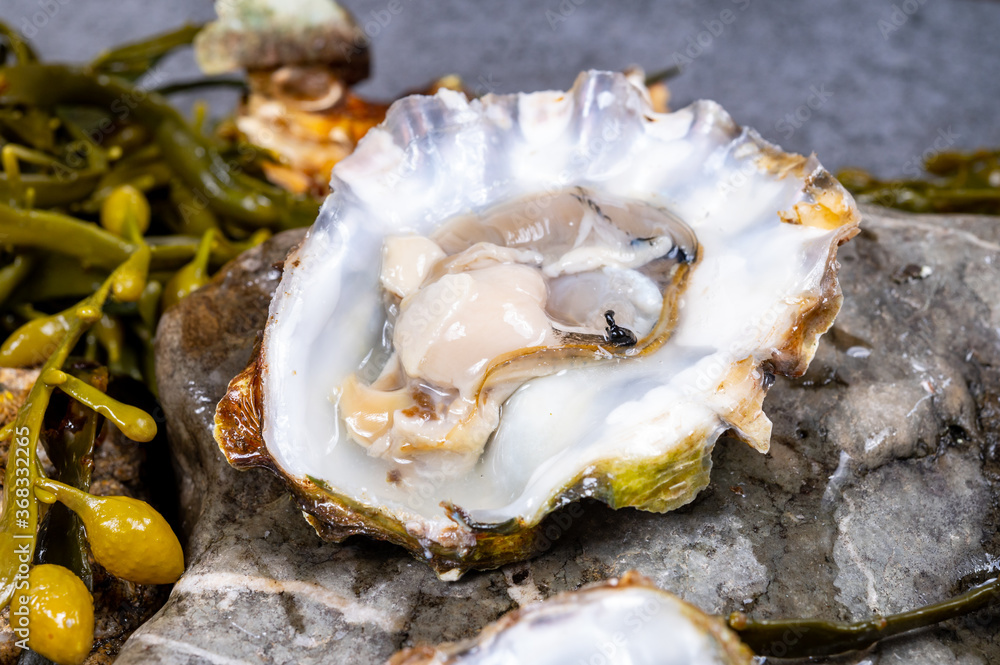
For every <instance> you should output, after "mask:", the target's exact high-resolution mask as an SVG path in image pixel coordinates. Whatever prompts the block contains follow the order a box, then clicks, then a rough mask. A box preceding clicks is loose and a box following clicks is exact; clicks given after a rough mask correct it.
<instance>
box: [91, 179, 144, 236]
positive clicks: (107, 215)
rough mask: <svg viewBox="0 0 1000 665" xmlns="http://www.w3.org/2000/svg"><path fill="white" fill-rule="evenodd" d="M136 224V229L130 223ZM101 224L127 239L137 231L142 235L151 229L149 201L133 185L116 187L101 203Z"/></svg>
mask: <svg viewBox="0 0 1000 665" xmlns="http://www.w3.org/2000/svg"><path fill="white" fill-rule="evenodd" d="M129 222H131V223H132V224H134V229H132V230H131V233H130V229H129V228H128V224H129ZM101 226H103V227H104V228H106V229H107V230H108V231H110V232H111V233H114V234H115V235H116V236H121V237H123V238H125V239H126V240H133V238H131V237H130V235H131V234H132V233H134V232H135V231H138V232H139V235H142V234H143V233H145V232H146V231H147V230H148V229H149V201H147V200H146V196H145V195H144V194H143V193H142V192H141V191H139V190H138V189H137V188H135V187H133V186H132V185H122V186H121V187H116V188H115V189H114V191H112V192H111V193H110V194H108V198H106V199H104V202H103V203H101Z"/></svg>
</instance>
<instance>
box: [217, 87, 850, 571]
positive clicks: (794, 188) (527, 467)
mask: <svg viewBox="0 0 1000 665" xmlns="http://www.w3.org/2000/svg"><path fill="white" fill-rule="evenodd" d="M646 92H647V91H646V90H645V88H643V87H642V85H641V83H638V82H637V81H635V80H634V79H630V78H627V77H625V76H623V75H621V74H613V73H607V72H588V73H584V74H581V75H580V77H579V78H578V79H577V81H576V84H575V85H574V87H573V89H572V90H570V91H568V92H565V93H563V92H540V93H533V94H521V95H508V96H487V97H485V98H483V99H482V100H475V101H472V102H470V101H468V100H467V99H466V98H465V97H464V96H463V95H460V94H458V93H455V92H452V91H448V90H442V91H440V92H439V93H438V94H437V95H435V96H433V97H421V96H414V97H409V98H406V99H403V100H401V101H399V102H396V103H395V104H394V105H393V106H392V107H391V109H390V110H389V113H388V115H387V118H386V121H385V122H384V123H383V124H382V125H380V126H379V127H377V128H375V129H373V130H372V131H370V132H369V133H368V135H367V136H366V137H365V138H364V139H363V140H362V141H361V143H360V144H359V146H358V148H357V150H356V151H355V152H354V154H353V155H352V156H351V157H349V158H347V159H346V160H344V161H342V162H341V163H339V164H338V165H337V167H336V168H335V170H334V175H333V181H332V187H333V193H332V194H331V195H330V197H329V198H328V199H327V201H326V203H325V204H324V207H323V210H322V211H321V213H320V217H319V219H318V220H317V222H316V224H315V225H314V226H313V228H312V229H311V230H310V232H309V235H308V236H307V238H306V239H305V241H303V243H302V245H301V246H300V247H298V248H297V249H296V250H294V251H293V252H291V254H290V255H289V257H288V259H287V260H286V262H285V272H284V274H283V276H282V280H281V283H280V285H279V288H278V290H277V292H276V294H275V297H274V300H273V301H272V303H271V308H270V316H269V320H268V324H267V327H266V329H265V331H264V335H263V337H262V340H261V343H260V345H259V349H258V351H257V352H256V353H255V356H254V358H253V359H252V360H251V362H250V364H249V365H248V367H247V369H246V370H244V372H242V373H241V374H240V375H239V376H237V377H236V378H235V379H233V381H232V382H231V384H230V387H229V391H228V393H227V395H226V396H225V397H224V398H223V400H222V401H221V402H220V404H219V406H218V409H217V412H216V430H215V436H216V440H217V441H218V443H219V445H220V447H221V449H222V450H223V452H224V453H225V455H226V457H227V458H228V459H229V461H230V463H231V464H232V465H233V466H235V467H237V468H249V467H254V466H260V467H266V468H269V469H271V470H272V471H274V472H275V473H277V474H278V475H279V476H281V477H282V478H284V479H285V481H286V483H287V484H288V486H289V487H290V489H291V490H292V491H293V492H294V493H295V495H296V497H297V498H298V500H299V503H300V505H301V506H302V508H303V510H304V511H305V514H306V518H307V519H308V520H309V521H310V522H311V523H312V524H313V526H314V527H315V528H316V529H317V531H318V532H319V533H320V535H322V536H324V537H326V538H329V539H334V540H340V539H343V538H345V537H347V536H350V535H353V534H366V535H370V536H373V537H376V538H380V539H384V540H388V541H391V542H394V543H397V544H400V545H402V546H404V547H406V548H407V549H409V550H410V552H411V553H413V554H414V556H416V557H418V558H422V559H425V560H426V561H427V562H428V563H429V564H430V565H431V566H432V567H433V568H434V569H435V570H436V571H437V572H438V574H439V575H441V576H442V577H443V578H445V579H457V578H458V577H459V576H460V575H461V574H462V573H464V572H465V571H466V570H469V569H471V568H489V567H495V566H498V565H502V564H504V563H507V562H510V561H514V560H519V559H523V558H526V557H528V556H530V555H531V554H532V553H533V552H535V551H537V550H539V549H541V548H542V547H544V545H545V544H546V543H547V539H545V538H544V537H539V536H540V534H539V531H540V529H541V525H542V523H543V519H544V518H545V516H546V515H548V514H549V513H551V512H552V511H553V510H555V509H556V508H558V507H559V506H562V505H565V504H566V503H569V502H571V501H574V500H576V499H579V498H581V497H592V498H595V499H599V500H601V501H603V502H605V503H607V504H608V505H610V506H612V507H615V508H620V507H625V506H632V507H636V508H641V509H644V510H651V511H660V512H662V511H667V510H671V509H674V508H676V507H678V506H680V505H683V504H684V503H687V502H689V501H691V500H692V499H693V498H694V496H695V495H696V494H697V493H698V492H699V491H700V490H701V489H702V488H704V487H705V485H706V484H707V483H708V476H709V470H710V468H711V450H712V447H713V445H714V443H715V441H716V440H717V438H718V437H719V436H720V435H721V434H722V433H723V432H725V431H731V432H732V433H733V434H735V436H737V437H738V438H740V439H742V440H744V441H746V442H747V443H749V444H750V445H752V446H754V447H755V448H757V449H759V450H761V451H766V450H767V447H768V441H769V437H770V421H769V420H768V419H767V417H766V416H765V415H764V413H763V412H762V411H761V403H762V401H763V398H764V395H765V393H766V391H767V389H768V387H769V386H770V385H771V383H772V382H773V378H774V374H784V375H799V374H801V373H803V372H804V371H805V369H806V366H807V365H808V363H809V360H810V359H811V358H812V356H813V353H814V351H815V348H816V344H817V342H818V339H819V336H820V335H821V334H822V333H823V332H824V331H826V330H827V329H828V328H829V326H830V325H831V324H832V321H833V318H834V316H835V315H836V313H837V311H838V309H839V307H840V300H841V297H840V291H839V287H838V284H837V278H836V275H837V268H838V264H837V262H836V249H837V247H838V246H839V245H840V244H841V243H843V242H845V241H846V240H848V239H849V238H851V237H852V236H853V235H854V234H856V233H857V226H858V221H859V217H858V213H857V210H856V208H855V206H854V202H853V200H852V199H851V197H850V195H849V194H847V193H846V192H845V191H844V189H843V188H842V187H841V186H840V184H839V183H837V181H836V180H835V179H834V178H833V177H832V176H830V175H829V174H828V173H827V172H826V171H825V170H823V168H822V167H821V166H820V165H819V163H818V162H817V161H816V160H815V159H814V158H812V157H810V158H805V157H801V156H798V155H790V154H785V153H782V152H781V151H780V150H779V149H777V148H776V147H774V146H772V145H770V144H768V143H766V142H765V141H763V140H762V139H761V138H760V137H759V136H758V135H757V134H756V133H755V132H754V131H753V130H748V129H741V128H740V127H738V126H737V125H736V124H735V123H734V122H733V121H732V120H731V119H730V117H729V116H728V115H727V114H726V113H725V112H724V111H723V110H722V109H721V108H720V107H719V106H718V105H717V104H715V103H713V102H707V101H702V102H697V103H695V104H693V105H691V106H689V107H687V108H685V109H681V110H679V111H676V112H674V113H669V114H659V113H655V112H654V111H653V110H652V108H651V106H650V102H649V98H648V95H647V94H646ZM491 271H492V272H491ZM581 294H582V295H581ZM608 313H610V317H607V316H606V314H608ZM414 322H415V323H414ZM518 335H520V337H518ZM518 339H520V341H518ZM463 340H464V341H463ZM477 354H478V355H477Z"/></svg>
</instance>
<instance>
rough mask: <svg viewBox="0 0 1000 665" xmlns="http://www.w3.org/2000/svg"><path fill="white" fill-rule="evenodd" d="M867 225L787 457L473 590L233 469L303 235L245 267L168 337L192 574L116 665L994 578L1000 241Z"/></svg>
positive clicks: (879, 214) (732, 464)
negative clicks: (235, 420) (653, 589)
mask: <svg viewBox="0 0 1000 665" xmlns="http://www.w3.org/2000/svg"><path fill="white" fill-rule="evenodd" d="M865 212H866V218H865V222H864V224H863V226H864V231H863V233H862V235H861V236H859V237H858V238H856V239H855V240H853V241H852V242H851V243H849V244H848V245H846V246H845V247H843V248H842V250H841V262H842V264H843V268H842V285H843V288H844V291H845V294H846V301H845V305H844V308H843V311H842V312H841V315H840V317H839V318H838V319H837V323H836V326H835V328H834V330H832V331H831V332H830V333H829V334H828V335H827V336H826V337H824V339H823V342H822V344H821V346H820V349H819V352H818V354H817V356H816V359H815V360H814V361H813V364H812V366H811V368H810V371H809V373H808V374H807V375H806V376H805V377H803V378H800V379H796V380H786V379H779V380H778V382H777V384H776V385H775V386H774V388H773V389H772V390H771V393H770V394H769V395H768V397H767V399H766V401H765V411H766V412H767V413H768V415H769V416H770V417H771V419H772V420H773V421H774V435H773V439H772V443H771V452H770V453H768V454H767V455H761V454H759V453H757V452H755V451H753V450H752V449H750V448H749V447H748V446H746V445H744V444H740V443H738V442H736V441H733V440H729V439H722V440H721V441H720V442H719V444H718V445H717V446H716V449H715V452H714V465H715V468H714V470H713V473H712V483H711V485H710V486H709V488H707V489H706V490H705V491H704V492H702V494H701V495H700V496H699V497H698V498H697V500H696V501H695V502H694V503H692V504H690V505H688V506H686V507H684V508H683V509H681V510H678V511H676V512H674V513H670V514H666V515H654V514H649V513H642V512H638V511H634V510H622V511H617V512H616V511H611V510H609V509H607V508H606V507H604V506H602V505H600V504H596V503H585V504H580V505H577V506H571V507H569V508H567V509H565V510H564V511H563V512H561V513H559V514H558V515H556V516H555V517H554V518H553V519H552V521H551V522H550V525H549V527H548V528H547V530H546V532H547V533H548V534H549V535H550V536H552V544H551V547H550V548H549V549H548V550H547V551H546V552H545V553H544V554H543V555H542V556H539V557H538V558H536V559H534V560H532V561H530V562H526V563H522V564H516V565H511V566H508V567H506V568H504V569H501V570H497V571H492V572H486V573H470V574H468V575H467V576H466V577H465V578H463V579H462V580H461V581H459V582H456V583H446V582H441V581H439V580H438V579H437V578H436V577H435V576H434V575H433V573H432V572H431V571H430V569H429V568H427V567H426V566H424V565H423V564H421V563H419V562H417V561H415V560H413V559H411V558H410V557H409V556H408V555H407V554H406V553H405V552H404V551H403V550H401V549H398V548H396V547H393V546H389V545H385V544H382V543H376V542H372V541H369V540H366V539H364V538H353V539H350V540H348V541H347V542H345V543H343V544H340V545H338V544H332V543H324V542H323V541H321V540H320V539H319V538H318V537H317V536H316V535H315V533H314V532H313V530H312V529H311V528H310V527H309V526H308V525H307V524H306V522H305V521H304V520H303V519H301V517H300V514H299V511H298V510H297V509H296V507H295V505H294V504H293V502H292V500H291V499H290V498H289V497H288V495H287V494H286V493H285V492H284V491H283V489H282V487H281V485H280V484H279V483H278V482H277V481H276V480H275V479H274V478H273V477H271V476H270V475H269V474H267V473H266V472H264V471H259V470H255V471H250V472H246V473H241V472H237V471H235V470H233V469H231V468H230V467H229V466H228V465H227V464H226V463H225V461H224V460H223V458H222V455H221V453H220V452H219V451H218V449H217V447H216V445H215V443H214V441H213V439H212V435H211V423H212V416H213V411H214V406H215V403H216V401H217V400H218V399H219V397H220V396H221V395H222V394H223V391H224V389H225V387H226V384H227V382H228V380H229V379H230V378H231V377H232V376H234V375H235V374H236V373H237V372H238V371H239V370H241V369H242V368H243V366H244V364H245V363H246V361H247V359H248V358H249V356H250V352H251V348H252V345H253V342H254V338H255V335H256V332H257V331H258V330H259V329H260V328H262V326H263V323H264V319H265V316H266V308H267V303H268V300H269V296H270V292H271V290H272V289H273V288H274V287H275V285H276V279H277V277H278V271H277V270H276V269H274V268H273V267H272V264H274V263H275V262H277V261H280V260H281V259H282V258H283V256H284V253H285V251H286V250H287V249H288V247H289V246H290V245H292V244H293V243H294V242H296V241H297V240H298V238H299V237H300V235H299V234H297V233H295V232H290V233H287V234H283V235H281V236H278V237H277V238H275V239H273V240H272V241H270V242H269V243H268V244H267V245H265V246H264V248H263V250H259V251H253V252H250V253H249V254H247V255H245V256H243V257H242V258H241V259H240V260H239V261H238V262H237V263H235V264H233V265H231V266H230V267H229V269H228V270H227V272H226V273H225V274H224V275H223V276H221V277H220V278H218V279H216V281H215V282H214V283H213V284H212V285H211V286H210V287H208V288H206V289H204V290H202V291H200V292H198V293H196V294H195V295H193V296H192V297H190V298H189V299H187V300H186V301H185V302H184V303H183V304H182V305H181V306H179V307H177V308H175V309H174V310H172V311H171V312H169V313H168V314H167V315H166V316H165V317H164V319H163V322H162V324H161V327H160V330H159V335H158V371H159V379H160V394H161V398H162V401H163V406H164V408H165V410H166V412H167V415H168V419H169V430H170V436H171V441H172V446H173V450H174V454H175V456H176V464H177V466H178V470H179V474H178V476H179V478H181V479H182V480H181V481H180V482H181V501H182V506H183V526H184V529H185V530H186V532H187V534H188V541H187V556H188V570H187V572H186V573H185V575H184V577H183V578H182V579H181V581H180V582H179V583H178V584H177V585H176V587H175V588H174V591H173V594H172V596H171V597H170V599H169V601H168V602H167V604H166V606H165V607H164V608H163V609H162V610H161V611H160V613H159V614H158V615H157V616H156V617H155V618H154V619H152V620H151V621H150V622H148V623H147V624H146V625H145V626H144V627H143V628H142V629H141V630H140V631H139V632H137V633H136V634H135V635H134V636H133V637H132V639H131V641H130V642H129V643H128V644H127V645H126V647H125V649H124V650H123V651H122V654H121V656H120V660H119V662H120V663H136V662H142V663H171V664H180V663H195V662H211V663H226V664H229V663H243V662H246V663H257V662H268V663H307V664H308V663H320V662H323V663H380V662H382V661H384V660H385V659H386V658H388V657H389V656H390V655H391V654H392V653H393V652H394V651H396V650H397V649H399V648H401V647H404V646H410V645H413V644H415V643H419V642H432V643H435V642H439V641H443V640H455V639H459V638H464V637H468V636H470V635H472V634H474V633H475V632H476V631H477V630H479V629H480V628H481V627H482V626H484V625H485V624H487V623H489V622H490V621H493V620H494V619H496V618H497V617H499V616H500V615H501V614H503V613H504V612H506V611H508V610H510V609H513V608H515V607H517V606H519V605H521V604H525V603H528V602H531V601H534V600H537V599H540V598H544V597H547V596H549V595H552V594H554V593H557V592H559V591H562V590H566V589H575V588H577V587H579V586H580V585H581V584H583V583H586V582H591V581H594V580H598V579H602V578H605V577H607V576H610V575H615V574H618V573H622V572H624V571H625V570H627V569H630V568H635V569H638V570H639V571H640V572H642V573H644V574H645V575H648V576H649V577H651V578H652V579H653V580H654V581H655V582H656V583H658V584H659V585H660V586H662V587H663V588H664V589H667V590H669V591H672V592H674V593H677V594H678V595H680V596H681V597H683V598H685V599H687V600H689V601H691V602H693V603H695V604H697V605H698V606H700V607H701V608H702V609H704V610H706V611H708V612H715V613H728V612H730V611H733V610H744V611H747V612H749V613H750V614H751V615H753V616H756V617H762V618H763V617H778V616H808V615H813V616H823V617H828V618H836V619H851V618H854V619H860V618H865V617H867V616H868V615H869V614H870V613H872V612H881V613H888V612H895V611H900V610H903V609H907V608H910V607H913V606H915V605H920V604H924V603H929V602H934V601H937V600H941V599H943V598H945V597H947V596H949V595H952V594H954V593H957V592H959V591H961V590H963V589H964V586H962V585H963V584H965V585H967V584H970V583H973V582H976V581H980V580H982V579H984V578H985V577H986V576H988V574H989V571H990V570H991V569H993V568H995V567H996V565H997V564H996V562H997V559H996V558H994V557H995V556H997V555H1000V538H998V537H997V528H996V526H997V518H998V514H1000V511H998V508H997V496H998V493H997V490H998V487H1000V476H998V471H1000V463H998V459H997V456H998V448H1000V224H997V222H996V221H995V220H992V219H985V218H974V217H967V218H944V217H905V216H901V215H896V214H892V213H888V212H885V211H877V210H867V211H865ZM998 629H1000V611H998V610H997V609H996V608H994V609H992V610H986V611H983V612H981V613H979V614H977V615H975V616H973V617H969V618H966V619H962V620H956V621H952V622H948V623H946V624H943V625H941V626H938V627H935V628H933V629H930V630H926V631H923V632H921V633H919V634H917V635H913V636H907V637H903V638H897V639H894V640H891V641H888V642H886V643H885V644H882V645H880V646H877V647H875V648H873V649H871V650H869V651H868V652H865V653H856V654H851V655H848V656H842V657H839V658H836V659H827V660H826V661H820V662H829V663H838V664H840V663H844V664H846V663H865V664H866V665H882V664H888V663H897V662H906V663H928V664H929V663H944V662H958V663H963V664H973V663H991V662H998V661H1000V637H998V635H1000V630H998Z"/></svg>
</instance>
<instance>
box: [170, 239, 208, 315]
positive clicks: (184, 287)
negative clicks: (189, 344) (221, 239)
mask: <svg viewBox="0 0 1000 665" xmlns="http://www.w3.org/2000/svg"><path fill="white" fill-rule="evenodd" d="M214 242H215V231H214V230H213V229H209V230H208V231H206V232H205V235H203V236H202V238H201V243H199V245H198V251H197V253H196V254H195V256H194V258H193V259H192V260H191V262H190V263H188V264H187V265H186V266H184V267H183V268H181V269H180V270H178V271H177V272H176V273H174V276H173V277H171V278H170V281H168V282H167V284H166V286H164V287H163V300H162V305H163V309H164V311H165V310H167V309H169V308H170V307H172V306H173V305H176V304H177V303H179V302H180V301H181V300H183V299H184V298H186V297H187V296H188V295H190V294H191V293H192V292H193V291H196V290H198V289H200V288H201V287H203V286H205V285H206V284H208V260H209V258H210V257H211V253H212V243H214Z"/></svg>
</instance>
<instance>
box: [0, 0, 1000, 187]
mask: <svg viewBox="0 0 1000 665" xmlns="http://www.w3.org/2000/svg"><path fill="white" fill-rule="evenodd" d="M343 4H344V5H345V6H347V7H348V8H349V9H351V10H352V11H353V12H354V13H355V16H356V17H357V18H358V20H359V22H360V23H362V25H364V26H365V28H366V32H367V33H368V34H369V35H370V37H371V42H372V48H373V53H374V56H373V57H374V76H373V78H372V79H371V80H370V81H368V82H367V83H365V84H364V85H363V87H362V88H361V91H362V92H363V93H365V94H367V95H369V96H371V97H373V98H388V97H392V96H394V95H398V94H400V93H402V92H403V91H406V90H409V89H413V88H415V87H419V86H421V85H423V84H424V83H426V82H427V81H429V80H432V79H434V78H436V77H437V76H439V75H441V74H445V73H448V72H457V73H458V74H461V75H462V76H463V77H464V78H465V80H466V82H467V84H468V85H469V87H471V88H472V89H474V90H478V91H487V90H493V91H496V92H514V91H518V90H526V91H527V90H537V89H543V88H566V87H568V86H569V85H571V84H572V82H573V78H574V76H575V75H576V73H577V72H579V71H580V70H582V69H587V68H606V69H620V68H623V67H625V66H627V65H629V64H632V63H635V64H639V65H641V66H643V67H644V68H646V70H647V71H654V70H658V69H662V68H664V67H666V66H669V65H671V64H673V63H674V61H675V59H676V56H675V54H680V55H682V56H684V57H685V58H687V57H689V56H691V57H690V63H687V65H686V67H685V70H684V72H683V75H682V76H681V77H680V78H678V79H676V80H675V81H674V82H673V84H672V86H671V87H672V90H673V93H674V96H673V105H674V107H675V108H676V107H679V106H681V105H683V104H686V103H687V102H690V101H691V100H694V99H697V98H710V99H715V100H717V101H719V102H721V103H722V104H723V106H725V107H726V109H728V110H729V112H730V113H732V115H733V116H734V117H735V118H736V120H737V121H738V122H740V123H741V124H745V125H750V126H752V127H755V128H757V130H758V131H760V132H761V134H763V135H764V137H765V138H768V139H769V140H772V141H775V142H778V143H780V144H781V145H782V146H783V147H784V148H786V149H790V150H795V151H798V152H809V151H815V152H816V153H817V154H818V155H819V157H820V159H821V160H822V161H823V162H824V164H825V165H826V166H827V167H828V168H831V169H838V168H841V167H844V166H849V165H858V166H862V167H866V168H869V169H873V170H875V171H876V172H877V173H879V174H881V175H886V176H889V175H894V176H899V175H902V174H905V173H907V172H915V167H916V165H917V164H918V162H919V159H920V157H921V155H923V154H924V153H925V152H926V151H933V150H935V149H940V148H942V147H944V146H947V145H950V146H951V147H961V148H974V147H979V146H983V145H997V144H1000V123H998V122H997V102H998V101H1000V77H998V75H997V74H998V72H1000V3H996V2H989V1H986V0H872V1H865V0H850V1H845V2H836V3H834V2H823V1H822V0H808V1H802V2H776V1H771V2H765V1H764V0H710V1H706V2H692V1H684V0H670V1H666V2H652V1H648V2H640V1H634V0H633V1H629V2H610V1H606V0H605V1H601V0H541V1H540V2H539V1H532V0H503V1H501V0H489V1H481V2H471V1H466V2H462V1H460V0H448V1H442V0H436V1H434V2H429V1H428V2H418V1H416V0H345V1H344V3H343ZM390 6H393V7H394V8H398V9H399V11H398V12H397V13H396V14H392V13H390V12H389V11H388V9H389V7H390ZM726 10H728V11H729V12H731V14H726V15H723V12H724V11H726ZM213 15H214V14H213V10H212V6H211V3H210V2H209V1H208V0H172V1H167V0H161V1H159V2H153V1H147V2H120V1H118V0H0V18H2V19H3V20H5V21H8V22H9V23H11V24H13V25H14V26H15V27H19V28H21V29H22V31H23V32H25V33H26V34H27V36H28V37H30V38H31V41H32V42H33V43H34V44H36V45H37V47H38V48H39V50H40V51H41V53H42V54H43V56H44V57H45V58H49V59H58V60H69V61H80V60H85V59H88V58H90V57H92V56H93V55H94V54H96V53H97V52H98V51H99V50H100V49H101V48H102V47H105V46H107V45H112V44H117V43H119V42H121V41H123V40H128V39H134V38H138V37H141V36H143V35H146V34H150V33H153V32H157V31H160V30H165V29H168V28H172V27H174V26H177V25H180V24H181V23H183V22H184V21H187V20H190V21H204V20H208V19H210V18H212V17H213ZM379 19H381V21H380V20H379ZM386 19H388V20H386ZM723 19H726V20H727V21H728V23H724V22H723ZM712 28H714V32H715V33H716V34H713V31H712V30H711V29H712ZM720 28H721V30H720ZM195 72H196V69H195V67H194V64H193V59H192V58H191V57H190V55H189V54H184V55H181V56H178V57H176V58H174V60H173V61H172V62H170V63H168V65H167V66H165V67H164V69H163V72H162V76H163V77H164V78H167V77H171V76H190V75H191V74H193V73H195ZM225 105H226V104H225V103H222V104H219V103H216V105H215V108H216V109H217V110H222V109H224V108H225ZM810 105H811V106H810Z"/></svg>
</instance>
